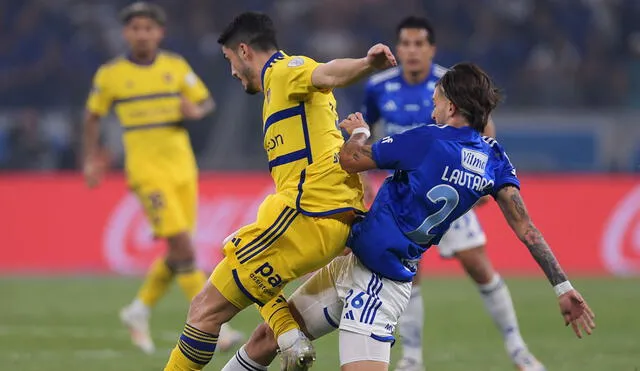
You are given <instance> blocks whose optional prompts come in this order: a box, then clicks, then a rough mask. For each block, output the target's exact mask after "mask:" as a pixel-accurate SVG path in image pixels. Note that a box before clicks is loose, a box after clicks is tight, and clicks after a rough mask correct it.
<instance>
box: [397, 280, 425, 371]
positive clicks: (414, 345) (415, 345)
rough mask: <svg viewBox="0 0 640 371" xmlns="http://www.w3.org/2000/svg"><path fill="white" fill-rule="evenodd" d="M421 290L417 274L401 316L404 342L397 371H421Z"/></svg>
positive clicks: (400, 328)
mask: <svg viewBox="0 0 640 371" xmlns="http://www.w3.org/2000/svg"><path fill="white" fill-rule="evenodd" d="M423 303H424V302H423V300H422V292H421V290H420V275H419V274H416V276H415V277H414V279H413V283H412V287H411V298H410V299H409V304H408V305H407V309H406V310H405V311H404V312H403V313H402V315H401V316H400V321H399V322H400V323H399V331H398V333H399V335H400V339H401V341H402V358H400V360H399V361H398V364H397V365H396V367H395V370H396V371H421V370H423V369H424V366H423V360H422V350H423V344H422V334H423V333H424V304H423Z"/></svg>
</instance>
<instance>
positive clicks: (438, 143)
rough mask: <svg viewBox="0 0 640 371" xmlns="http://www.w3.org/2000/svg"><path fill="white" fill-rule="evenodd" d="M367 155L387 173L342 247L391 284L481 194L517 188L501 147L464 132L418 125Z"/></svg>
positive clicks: (409, 271) (410, 272)
mask: <svg viewBox="0 0 640 371" xmlns="http://www.w3.org/2000/svg"><path fill="white" fill-rule="evenodd" d="M372 155H373V159H374V161H375V162H376V164H377V166H378V168H380V169H389V170H394V174H393V176H391V177H389V178H387V179H386V180H385V182H384V184H383V185H382V187H381V188H380V190H379V191H378V195H377V196H376V199H375V201H374V202H373V205H372V206H371V209H370V211H369V213H367V216H366V217H365V218H364V220H363V221H361V222H359V223H356V224H355V225H354V226H353V228H352V233H351V236H350V239H349V247H350V248H351V249H352V250H353V253H354V254H356V256H357V257H358V258H359V259H360V260H361V261H362V263H363V264H364V265H365V266H367V267H368V268H369V269H371V270H372V271H373V272H376V273H378V274H380V275H382V276H384V277H387V278H390V279H393V280H396V281H410V280H411V279H412V278H413V276H414V275H415V271H416V268H417V262H418V259H419V258H420V256H421V255H422V254H423V253H424V252H425V251H426V250H427V249H428V248H429V247H430V246H432V245H437V244H438V242H439V241H440V239H441V238H442V235H443V234H444V233H445V232H446V231H447V230H448V229H449V226H450V225H451V223H452V222H453V221H455V220H456V219H458V218H459V217H461V216H462V215H463V214H465V213H466V212H467V211H469V209H471V208H472V207H473V206H474V204H475V203H476V202H477V201H478V200H479V199H480V198H481V197H482V196H485V195H494V196H495V195H496V192H498V190H500V189H501V188H502V187H504V186H505V185H514V186H516V187H520V182H519V181H518V178H517V176H516V171H515V169H514V167H513V166H512V164H511V162H510V161H509V158H508V157H507V155H506V153H505V152H504V150H503V149H502V147H501V146H500V144H499V143H498V142H497V141H496V140H495V139H493V138H489V137H483V136H481V135H480V134H479V133H478V132H477V131H475V130H474V129H472V128H470V127H463V128H455V127H452V126H446V125H445V126H440V125H435V124H431V125H427V126H421V127H418V128H415V129H412V130H409V131H406V132H404V133H401V134H396V135H392V136H388V137H385V138H382V139H381V140H379V141H377V142H376V143H374V144H373V146H372Z"/></svg>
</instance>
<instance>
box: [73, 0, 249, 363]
mask: <svg viewBox="0 0 640 371" xmlns="http://www.w3.org/2000/svg"><path fill="white" fill-rule="evenodd" d="M121 18H122V22H123V24H124V30H123V34H124V38H125V39H126V41H127V43H128V44H129V53H128V54H127V55H126V56H122V57H118V58H115V59H113V60H112V61H110V62H108V63H106V64H104V65H103V66H102V67H100V69H99V70H98V72H97V73H96V75H95V78H94V83H93V88H92V91H91V93H90V96H89V99H88V102H87V115H86V119H85V133H84V151H85V166H84V173H85V178H86V181H87V184H88V185H89V187H95V186H97V185H98V183H99V181H100V178H101V175H102V170H103V169H102V166H101V164H100V163H99V160H98V159H97V156H96V153H97V149H98V148H97V147H98V138H99V122H100V118H101V117H102V116H104V115H106V114H107V113H108V112H109V110H110V109H111V106H113V107H114V109H115V112H116V114H117V116H118V119H119V121H120V123H121V124H122V127H123V129H124V134H123V142H124V147H125V152H126V173H127V180H128V184H129V187H130V188H131V189H132V190H133V191H134V192H135V193H136V195H137V196H138V198H139V200H140V202H141V203H142V205H143V208H144V211H145V213H146V216H147V218H148V220H149V223H150V224H151V225H152V227H153V232H154V234H155V237H157V238H162V239H166V240H167V245H168V250H167V254H166V255H165V256H164V257H162V258H160V259H158V260H156V261H155V262H154V263H153V265H152V266H151V268H150V270H149V272H148V274H147V277H146V280H145V282H144V284H143V285H142V287H141V288H140V291H139V292H138V295H137V297H136V299H135V300H134V301H133V303H132V304H131V305H129V306H127V307H126V308H124V309H123V310H122V311H121V313H120V317H121V319H122V321H123V323H124V324H125V325H127V327H129V329H130V330H131V335H132V340H133V342H134V343H135V344H136V345H137V346H139V347H140V348H142V349H143V350H144V351H145V352H152V351H153V350H154V345H153V341H152V339H151V336H150V334H149V324H148V319H149V312H150V309H151V308H152V307H153V306H154V305H155V304H156V302H157V301H158V299H160V297H161V296H163V295H164V293H165V292H166V291H167V289H168V287H169V285H170V284H171V282H172V280H173V279H174V278H175V279H176V281H177V282H178V285H179V286H180V288H181V289H182V290H183V291H184V293H185V294H186V296H187V297H188V298H189V299H191V298H193V297H194V296H195V295H196V294H197V293H198V292H199V291H200V290H201V289H202V287H203V286H204V283H205V281H206V278H205V275H204V274H203V273H202V272H201V271H200V270H198V269H197V268H196V266H195V254H194V247H193V244H192V241H191V232H192V231H193V229H194V227H195V222H196V208H197V192H198V189H197V176H198V170H197V166H196V161H195V158H194V154H193V150H192V148H191V143H190V141H189V135H188V133H187V131H186V130H185V129H184V127H183V126H182V121H183V120H185V119H186V120H198V119H201V118H202V117H204V116H205V115H207V114H208V113H210V112H212V111H213V109H214V102H213V100H212V98H211V97H210V95H209V92H208V91H207V88H206V87H205V86H204V84H203V83H202V82H201V81H200V79H199V78H198V77H197V76H196V75H195V74H194V73H193V71H192V70H191V67H190V66H189V64H188V63H187V62H186V61H185V60H184V59H183V58H182V57H181V56H179V55H177V54H173V53H168V52H165V51H161V50H159V49H158V46H159V44H160V42H161V41H162V39H163V36H164V24H165V14H164V12H163V10H162V9H161V8H160V7H158V6H156V5H152V4H148V3H144V2H139V3H134V4H132V5H130V6H128V7H127V8H125V9H124V10H123V11H122V14H121ZM227 332H228V334H229V336H228V337H227V342H226V344H224V345H225V346H230V345H231V344H229V343H233V342H236V341H239V340H240V339H239V336H238V333H236V332H234V331H232V330H230V329H228V331H227Z"/></svg>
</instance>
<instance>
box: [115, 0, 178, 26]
mask: <svg viewBox="0 0 640 371" xmlns="http://www.w3.org/2000/svg"><path fill="white" fill-rule="evenodd" d="M136 17H147V18H149V19H152V20H153V21H154V22H156V23H157V24H158V25H160V26H164V25H165V23H166V22H167V14H166V13H165V12H164V10H163V9H162V8H161V7H160V6H159V5H156V4H151V3H147V2H145V1H138V2H135V3H133V4H131V5H128V6H127V7H125V8H124V9H122V11H120V21H121V22H122V24H124V25H126V24H128V23H129V21H131V20H132V19H133V18H136Z"/></svg>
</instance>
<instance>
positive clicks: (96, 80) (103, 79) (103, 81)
mask: <svg viewBox="0 0 640 371" xmlns="http://www.w3.org/2000/svg"><path fill="white" fill-rule="evenodd" d="M108 81H109V79H108V77H107V68H106V67H105V66H102V67H100V68H99V69H98V72H96V75H95V76H94V77H93V85H92V86H91V92H90V93H89V98H88V99H87V106H86V109H87V111H89V112H91V113H94V114H96V115H98V116H101V117H102V116H105V115H106V114H107V113H109V110H110V109H111V103H112V102H113V96H112V94H111V92H110V91H109V86H108Z"/></svg>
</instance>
